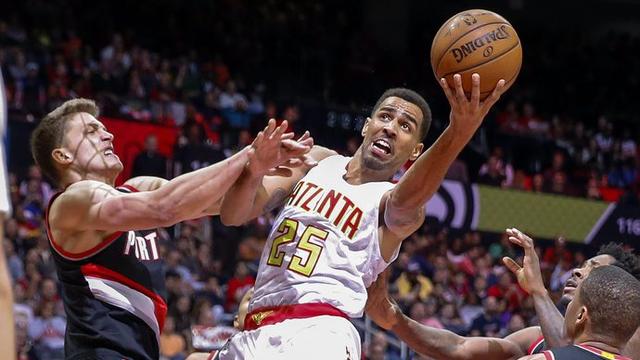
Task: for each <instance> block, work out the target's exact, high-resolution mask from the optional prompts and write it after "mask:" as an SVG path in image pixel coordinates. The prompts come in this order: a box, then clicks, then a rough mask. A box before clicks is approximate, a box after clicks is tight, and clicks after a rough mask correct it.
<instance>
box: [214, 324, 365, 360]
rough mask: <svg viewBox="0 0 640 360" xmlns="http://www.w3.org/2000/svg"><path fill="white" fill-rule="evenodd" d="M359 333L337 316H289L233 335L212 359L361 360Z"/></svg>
mask: <svg viewBox="0 0 640 360" xmlns="http://www.w3.org/2000/svg"><path fill="white" fill-rule="evenodd" d="M360 358H361V355H360V335H359V334H358V332H357V331H356V328H355V327H354V326H353V324H351V322H350V321H349V320H347V319H345V318H342V317H339V316H328V315H322V316H315V317H311V318H306V319H290V320H285V321H283V322H280V323H277V324H273V325H265V326H262V327H260V328H258V329H255V330H251V331H243V332H240V333H238V334H236V335H234V336H233V337H232V338H231V339H230V340H229V342H228V343H227V344H226V345H225V346H224V347H223V348H222V349H221V350H220V351H219V352H218V354H217V357H215V359H220V360H231V359H243V360H254V359H260V360H262V359H264V360H284V359H294V360H299V359H304V360H316V359H318V360H320V359H322V360H360Z"/></svg>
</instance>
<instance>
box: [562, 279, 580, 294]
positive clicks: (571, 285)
mask: <svg viewBox="0 0 640 360" xmlns="http://www.w3.org/2000/svg"><path fill="white" fill-rule="evenodd" d="M577 287H578V284H577V283H576V281H575V280H573V279H569V280H567V282H566V283H565V284H564V289H563V290H562V292H563V293H567V292H571V291H574V290H575V289H576V288H577Z"/></svg>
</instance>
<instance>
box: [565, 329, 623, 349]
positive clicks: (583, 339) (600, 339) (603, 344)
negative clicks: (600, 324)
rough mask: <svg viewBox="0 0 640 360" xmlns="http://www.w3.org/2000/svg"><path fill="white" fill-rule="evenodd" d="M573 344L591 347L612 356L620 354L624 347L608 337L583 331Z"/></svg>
mask: <svg viewBox="0 0 640 360" xmlns="http://www.w3.org/2000/svg"><path fill="white" fill-rule="evenodd" d="M573 343H574V344H580V345H588V346H593V347H594V348H597V349H600V350H603V351H606V352H610V353H613V354H620V353H621V352H622V348H623V346H624V344H616V342H615V340H614V339H611V338H610V337H608V336H602V335H598V334H594V333H592V332H590V331H585V332H583V333H582V334H580V335H579V336H578V337H577V338H576V339H575V340H574V342H573Z"/></svg>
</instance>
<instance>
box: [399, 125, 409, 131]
mask: <svg viewBox="0 0 640 360" xmlns="http://www.w3.org/2000/svg"><path fill="white" fill-rule="evenodd" d="M400 127H401V128H402V130H405V131H410V130H411V126H409V124H407V123H402V124H401V125H400Z"/></svg>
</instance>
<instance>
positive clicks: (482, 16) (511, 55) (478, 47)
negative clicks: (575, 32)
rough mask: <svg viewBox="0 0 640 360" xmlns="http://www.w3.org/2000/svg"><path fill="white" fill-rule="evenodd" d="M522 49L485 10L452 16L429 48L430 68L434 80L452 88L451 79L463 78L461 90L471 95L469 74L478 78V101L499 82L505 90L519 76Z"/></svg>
mask: <svg viewBox="0 0 640 360" xmlns="http://www.w3.org/2000/svg"><path fill="white" fill-rule="evenodd" d="M521 66H522V47H521V45H520V38H519V37H518V34H517V33H516V31H515V30H514V29H513V26H511V24H510V23H509V22H508V21H507V20H506V19H505V18H503V17H502V16H500V15H498V14H496V13H494V12H491V11H487V10H480V9H475V10H468V11H463V12H461V13H459V14H456V15H454V16H453V17H451V18H450V19H449V20H447V21H446V22H445V23H444V25H442V26H441V27H440V30H438V33H436V36H435V38H434V39H433V43H432V44H431V67H432V68H433V73H434V74H435V76H436V78H437V79H438V80H440V78H445V79H446V80H447V82H448V83H449V85H450V86H451V87H453V75H454V74H460V75H461V76H462V87H463V89H464V91H465V93H466V94H467V95H470V94H471V74H473V73H478V74H480V99H484V98H486V97H487V96H489V95H490V94H491V92H492V91H493V89H494V88H495V87H496V84H497V83H498V81H499V80H500V79H504V80H505V81H506V83H505V90H506V89H508V88H509V87H510V86H511V85H512V84H513V82H514V81H515V79H516V77H518V73H519V72H520V67H521Z"/></svg>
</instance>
